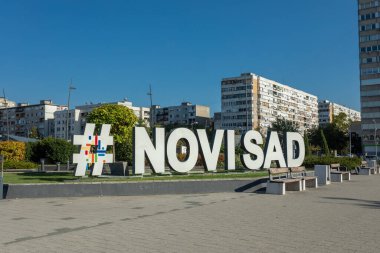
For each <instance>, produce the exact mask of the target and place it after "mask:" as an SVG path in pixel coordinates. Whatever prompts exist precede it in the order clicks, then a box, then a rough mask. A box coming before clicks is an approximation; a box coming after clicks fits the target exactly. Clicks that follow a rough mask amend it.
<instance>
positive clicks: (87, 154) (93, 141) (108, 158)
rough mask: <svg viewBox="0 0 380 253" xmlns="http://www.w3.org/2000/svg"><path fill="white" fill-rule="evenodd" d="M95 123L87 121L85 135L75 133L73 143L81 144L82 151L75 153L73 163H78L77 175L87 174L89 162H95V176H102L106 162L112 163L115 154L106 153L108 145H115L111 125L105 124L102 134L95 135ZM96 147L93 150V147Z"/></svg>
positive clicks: (93, 171)
mask: <svg viewBox="0 0 380 253" xmlns="http://www.w3.org/2000/svg"><path fill="white" fill-rule="evenodd" d="M94 130H95V124H90V123H87V124H86V127H85V129H84V134H83V135H74V140H73V144H74V145H81V148H80V153H79V154H73V163H77V168H76V170H75V176H85V175H86V169H87V168H88V167H89V164H94V168H93V170H92V175H93V176H100V175H101V174H102V170H103V164H104V163H112V162H113V155H112V154H106V151H107V146H110V145H113V137H112V136H110V130H111V125H109V124H103V125H102V130H101V132H100V135H99V136H98V135H94ZM94 146H95V147H96V148H95V150H94V151H93V152H91V151H92V150H91V147H94Z"/></svg>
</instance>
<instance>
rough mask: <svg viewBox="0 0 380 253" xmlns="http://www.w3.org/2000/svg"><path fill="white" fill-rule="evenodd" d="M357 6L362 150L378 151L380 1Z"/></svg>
mask: <svg viewBox="0 0 380 253" xmlns="http://www.w3.org/2000/svg"><path fill="white" fill-rule="evenodd" d="M358 9H359V10H358V20H359V21H358V25H359V64H360V102H361V118H362V142H363V148H364V150H363V153H367V154H368V155H375V151H376V150H379V151H380V148H379V147H378V142H379V136H380V133H379V131H377V129H378V128H379V126H380V1H373V0H359V1H358ZM375 135H376V137H375ZM376 146H377V148H376Z"/></svg>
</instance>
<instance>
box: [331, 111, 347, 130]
mask: <svg viewBox="0 0 380 253" xmlns="http://www.w3.org/2000/svg"><path fill="white" fill-rule="evenodd" d="M332 124H335V126H336V127H337V128H338V129H339V130H340V131H342V132H343V133H345V134H348V128H349V127H350V124H351V120H350V119H349V118H348V117H347V114H345V113H344V112H341V113H339V114H338V115H336V116H334V119H333V122H332Z"/></svg>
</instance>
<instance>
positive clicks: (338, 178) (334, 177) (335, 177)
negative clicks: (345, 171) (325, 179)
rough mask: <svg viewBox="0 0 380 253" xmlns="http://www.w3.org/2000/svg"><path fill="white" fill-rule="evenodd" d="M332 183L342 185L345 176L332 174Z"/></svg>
mask: <svg viewBox="0 0 380 253" xmlns="http://www.w3.org/2000/svg"><path fill="white" fill-rule="evenodd" d="M331 182H338V183H342V182H343V175H342V174H341V173H334V172H331Z"/></svg>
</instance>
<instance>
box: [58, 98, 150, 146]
mask: <svg viewBox="0 0 380 253" xmlns="http://www.w3.org/2000/svg"><path fill="white" fill-rule="evenodd" d="M107 104H117V105H122V106H125V107H127V108H129V109H131V110H133V112H134V114H135V115H136V117H137V118H138V119H139V120H142V121H144V122H145V124H146V125H147V126H149V115H150V109H149V108H147V107H138V106H133V104H132V102H130V101H127V100H123V101H117V102H109V103H97V104H85V105H79V106H76V107H75V109H71V110H70V111H69V112H67V110H65V111H57V112H56V113H55V115H54V134H55V137H56V138H62V139H71V138H72V136H73V135H76V134H82V133H83V132H84V128H85V126H86V123H87V116H88V114H89V113H90V112H92V111H93V110H94V109H96V108H98V107H100V106H102V105H107ZM67 119H69V124H68V133H67V130H66V129H67V123H66V122H67ZM67 134H68V138H66V135H67Z"/></svg>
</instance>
